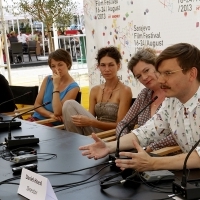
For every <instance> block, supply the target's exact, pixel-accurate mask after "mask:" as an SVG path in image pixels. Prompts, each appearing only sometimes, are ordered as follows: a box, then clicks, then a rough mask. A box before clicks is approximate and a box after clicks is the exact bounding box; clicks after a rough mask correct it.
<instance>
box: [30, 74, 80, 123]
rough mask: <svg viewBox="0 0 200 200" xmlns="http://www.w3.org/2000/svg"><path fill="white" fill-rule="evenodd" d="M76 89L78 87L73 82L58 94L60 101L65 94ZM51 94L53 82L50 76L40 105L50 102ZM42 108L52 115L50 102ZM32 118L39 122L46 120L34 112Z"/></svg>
mask: <svg viewBox="0 0 200 200" xmlns="http://www.w3.org/2000/svg"><path fill="white" fill-rule="evenodd" d="M76 87H79V85H78V84H77V83H76V82H73V83H71V84H70V85H68V86H67V87H66V88H65V89H64V90H63V91H62V92H60V100H62V99H63V98H64V97H65V95H66V94H67V92H69V91H70V90H72V89H73V88H76ZM52 92H53V81H52V79H51V75H50V76H48V78H47V83H46V88H45V92H44V97H43V100H42V103H46V102H48V101H52V99H53V97H52ZM44 108H45V109H46V110H48V111H50V112H52V113H53V107H52V102H51V103H50V104H48V105H46V106H44ZM33 117H36V118H38V119H40V120H42V119H47V118H46V117H43V116H42V115H40V114H39V113H38V112H36V111H35V112H34V113H33Z"/></svg>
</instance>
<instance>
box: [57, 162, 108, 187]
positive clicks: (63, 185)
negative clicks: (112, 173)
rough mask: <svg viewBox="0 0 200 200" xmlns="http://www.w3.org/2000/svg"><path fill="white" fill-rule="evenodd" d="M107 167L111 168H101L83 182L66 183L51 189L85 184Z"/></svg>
mask: <svg viewBox="0 0 200 200" xmlns="http://www.w3.org/2000/svg"><path fill="white" fill-rule="evenodd" d="M109 166H111V164H109V165H106V166H104V167H102V168H101V169H100V170H99V171H98V172H96V173H95V174H93V175H92V176H90V177H89V178H87V179H85V180H83V181H77V182H73V183H68V184H62V185H54V186H53V187H54V188H59V187H65V186H68V185H74V184H79V183H83V182H86V181H88V180H90V179H91V178H93V177H94V176H95V175H97V174H98V173H99V172H101V171H102V170H103V169H105V168H106V167H109Z"/></svg>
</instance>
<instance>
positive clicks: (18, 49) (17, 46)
mask: <svg viewBox="0 0 200 200" xmlns="http://www.w3.org/2000/svg"><path fill="white" fill-rule="evenodd" d="M10 50H11V55H12V58H13V63H16V62H15V60H16V61H18V60H19V56H21V61H22V62H24V57H23V46H22V43H21V42H12V43H11V44H10Z"/></svg>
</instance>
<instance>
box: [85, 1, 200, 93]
mask: <svg viewBox="0 0 200 200" xmlns="http://www.w3.org/2000/svg"><path fill="white" fill-rule="evenodd" d="M84 16H85V29H86V38H87V64H88V69H89V76H90V79H89V80H90V87H92V86H94V85H96V84H99V83H102V82H103V81H104V80H103V78H102V77H101V75H100V73H99V71H98V69H97V68H96V61H95V56H96V52H97V49H99V48H101V47H103V46H110V45H114V46H116V47H118V48H119V49H120V52H121V53H122V55H123V61H122V69H121V70H120V71H119V72H118V74H119V77H120V79H121V80H122V81H123V82H124V83H125V84H127V85H129V86H130V87H131V88H132V90H133V96H134V97H136V96H137V94H138V93H139V92H140V90H141V88H142V87H141V85H140V84H139V83H137V82H136V81H135V79H134V78H133V75H132V73H131V72H128V70H127V62H128V61H129V60H130V58H131V56H132V55H133V54H134V53H135V52H136V51H137V50H139V49H141V48H143V47H152V48H154V49H156V51H157V52H158V53H159V52H161V51H162V50H163V49H164V48H166V47H167V46H169V45H171V44H175V43H179V42H187V43H191V44H194V45H196V46H197V47H199V48H200V40H199V37H200V25H199V23H200V0H84Z"/></svg>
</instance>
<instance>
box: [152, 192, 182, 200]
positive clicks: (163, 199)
mask: <svg viewBox="0 0 200 200" xmlns="http://www.w3.org/2000/svg"><path fill="white" fill-rule="evenodd" d="M179 194H180V193H178V194H173V195H170V197H166V198H162V199H153V200H165V199H171V198H172V197H176V196H178V195H179Z"/></svg>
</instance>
